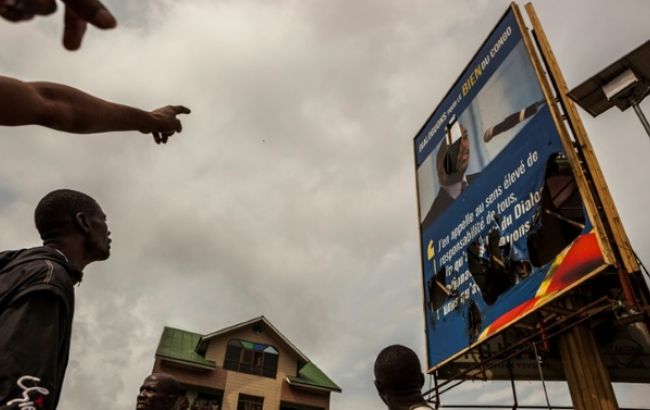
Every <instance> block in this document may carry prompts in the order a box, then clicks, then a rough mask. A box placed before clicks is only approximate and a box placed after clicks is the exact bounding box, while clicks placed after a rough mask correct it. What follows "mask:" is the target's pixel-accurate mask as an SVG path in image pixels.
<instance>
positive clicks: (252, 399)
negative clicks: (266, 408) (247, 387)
mask: <svg viewBox="0 0 650 410" xmlns="http://www.w3.org/2000/svg"><path fill="white" fill-rule="evenodd" d="M263 405H264V397H257V396H249V395H247V394H241V393H240V394H239V401H238V402H237V410H262V407H263Z"/></svg>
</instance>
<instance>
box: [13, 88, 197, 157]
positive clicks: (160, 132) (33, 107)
mask: <svg viewBox="0 0 650 410" xmlns="http://www.w3.org/2000/svg"><path fill="white" fill-rule="evenodd" d="M189 113H190V110H189V108H187V107H184V106H182V105H168V106H165V107H162V108H158V109H156V110H153V111H149V112H148V111H143V110H140V109H138V108H134V107H129V106H127V105H122V104H116V103H112V102H109V101H105V100H102V99H100V98H97V97H94V96H92V95H90V94H86V93H85V92H83V91H80V90H77V89H76V88H72V87H68V86H66V85H62V84H55V83H47V82H29V83H28V82H23V81H19V80H16V79H13V78H8V77H1V76H0V125H5V126H18V125H42V126H44V127H48V128H53V129H56V130H59V131H66V132H72V133H76V134H89V133H98V132H109V131H139V132H141V133H143V134H152V135H153V138H154V141H155V142H156V143H157V144H160V143H162V144H164V143H166V142H167V140H168V139H169V137H171V136H172V135H174V133H176V132H181V130H182V129H183V127H182V125H181V121H180V120H179V119H178V118H177V116H178V115H179V114H189Z"/></svg>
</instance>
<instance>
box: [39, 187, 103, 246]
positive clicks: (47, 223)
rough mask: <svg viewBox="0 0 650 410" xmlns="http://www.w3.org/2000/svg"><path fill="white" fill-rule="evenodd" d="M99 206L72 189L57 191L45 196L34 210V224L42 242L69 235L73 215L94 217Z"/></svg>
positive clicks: (72, 225)
mask: <svg viewBox="0 0 650 410" xmlns="http://www.w3.org/2000/svg"><path fill="white" fill-rule="evenodd" d="M100 209H101V208H100V207H99V204H97V201H95V200H94V199H93V198H91V197H90V196H88V195H86V194H84V193H83V192H79V191H75V190H73V189H57V190H55V191H52V192H50V193H49V194H47V195H45V196H44V197H43V199H41V200H40V201H39V203H38V205H37V206H36V209H35V210H34V222H35V223H36V229H38V233H39V234H40V235H41V239H42V240H43V242H47V241H48V240H52V239H54V238H57V237H59V236H61V235H63V234H66V233H69V232H70V231H71V230H72V229H73V227H74V224H73V222H74V219H75V215H76V214H77V213H78V212H83V213H84V214H86V215H89V216H96V215H97V214H98V213H99V212H100Z"/></svg>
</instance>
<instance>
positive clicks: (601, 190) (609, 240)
mask: <svg viewBox="0 0 650 410" xmlns="http://www.w3.org/2000/svg"><path fill="white" fill-rule="evenodd" d="M525 8H526V11H527V14H528V16H529V19H530V21H531V24H532V26H533V30H532V35H531V32H530V31H529V28H528V27H527V26H526V24H525V23H524V20H523V17H522V14H521V12H520V10H519V7H518V5H517V4H515V3H514V2H512V3H511V4H510V6H509V7H508V9H507V10H506V12H505V13H504V14H503V16H502V17H501V18H500V19H499V21H498V22H497V24H496V25H495V26H494V28H493V29H492V30H491V31H490V33H489V34H488V37H489V36H490V35H491V34H492V33H493V32H494V31H495V30H496V29H497V28H498V27H499V25H500V24H501V22H502V21H503V19H504V17H505V16H506V15H507V14H508V13H509V12H512V13H513V14H514V16H515V21H516V23H517V26H518V28H519V30H520V32H521V37H522V41H523V43H524V45H525V47H526V50H527V53H528V55H529V58H530V60H531V63H532V65H533V68H534V71H535V75H536V76H537V79H538V82H539V86H540V88H541V90H542V92H543V95H544V99H545V101H546V103H547V105H548V107H549V108H550V113H551V117H552V119H553V123H554V125H555V128H556V130H557V133H558V134H559V138H560V141H561V143H562V146H563V148H564V153H565V155H566V157H567V159H568V161H569V164H570V166H571V169H572V171H573V174H574V176H575V180H576V185H577V187H578V190H579V193H580V196H581V198H582V201H583V207H584V209H585V212H586V213H587V216H588V218H589V220H590V221H591V223H592V225H593V228H594V232H595V234H596V238H597V240H598V244H599V246H600V249H601V252H602V257H603V261H604V263H603V265H602V266H601V267H600V268H597V269H595V270H594V271H592V272H590V273H589V274H587V275H585V276H584V277H582V278H580V279H578V280H576V281H575V282H573V283H572V284H571V285H569V286H568V287H566V288H565V289H562V290H561V291H560V292H558V294H556V295H554V296H553V297H552V298H550V299H549V300H547V301H545V302H544V303H542V304H540V305H539V306H536V307H534V308H533V309H531V310H530V311H528V312H526V313H525V314H524V315H522V316H520V317H517V318H516V319H515V320H513V321H512V322H511V323H508V324H507V325H506V326H504V327H503V328H501V329H500V330H499V331H497V332H496V333H495V334H493V335H491V336H490V337H488V338H486V339H484V340H481V341H478V342H475V343H472V344H470V345H469V346H468V347H466V348H464V349H461V350H460V351H458V352H456V353H455V354H453V355H451V356H450V357H448V358H446V359H445V360H443V361H441V362H439V363H438V364H436V365H435V366H432V367H430V368H428V372H429V373H433V374H434V378H435V380H436V387H435V388H434V389H432V390H430V391H429V392H427V393H428V394H431V395H434V396H435V397H436V398H437V397H438V395H439V394H442V393H444V392H445V391H447V390H449V389H451V388H453V387H455V386H456V385H458V384H460V383H462V382H463V381H464V380H467V379H473V380H476V379H481V377H477V375H480V374H481V373H483V375H484V376H485V371H486V370H487V369H489V366H494V365H495V363H497V364H498V363H503V362H504V361H505V362H508V363H509V361H510V359H511V358H512V357H514V356H516V355H517V354H519V353H520V352H521V351H522V350H527V349H530V346H531V342H530V340H533V339H535V338H538V339H539V340H538V342H540V341H546V340H547V339H548V338H550V337H551V336H549V333H548V327H547V328H546V329H542V336H543V337H541V338H540V334H539V332H537V333H534V334H532V335H531V336H530V337H529V338H526V339H525V340H524V342H522V343H524V344H523V345H522V344H521V343H518V344H516V345H515V346H512V347H511V348H510V349H508V350H507V352H505V354H506V356H505V358H503V357H504V355H503V354H500V355H496V356H494V357H486V358H485V360H484V359H483V358H482V359H481V360H480V361H479V362H477V364H476V366H474V367H473V368H472V369H470V370H468V371H466V372H462V373H459V374H458V375H457V377H458V378H455V379H456V380H455V381H456V382H457V383H456V384H453V385H451V386H447V385H448V384H450V383H451V382H453V381H454V380H453V379H450V380H447V381H446V382H445V383H443V384H438V379H437V374H438V371H439V370H440V369H442V368H443V367H444V366H446V365H447V364H449V363H450V362H453V361H454V360H455V359H458V358H459V357H461V356H462V355H463V354H466V353H468V352H470V351H472V350H474V351H476V350H479V351H480V347H481V345H483V344H484V343H486V342H488V341H489V340H490V339H492V338H494V337H495V336H497V335H499V334H501V333H502V332H504V331H506V330H508V329H509V328H510V327H511V326H512V325H514V324H516V323H519V322H522V321H523V320H524V319H525V318H527V317H529V316H530V315H531V314H533V313H534V312H538V311H544V309H545V308H547V309H551V308H552V306H551V302H555V301H558V300H560V299H561V298H562V297H563V296H564V295H566V294H567V293H568V292H570V291H572V290H573V289H575V288H576V287H577V286H579V285H581V284H583V283H584V282H585V281H587V280H589V279H592V278H593V277H594V276H597V275H600V274H601V273H603V271H608V272H609V273H611V271H612V269H611V268H614V269H615V270H616V271H617V274H618V278H619V281H620V283H621V287H622V290H623V293H624V296H625V298H624V300H625V307H626V308H635V309H636V311H637V312H641V313H640V314H641V316H642V319H641V320H645V322H646V323H647V321H648V320H647V317H648V314H647V310H648V306H647V305H646V304H647V302H648V301H647V300H645V299H647V293H648V292H647V289H646V288H644V290H646V292H645V293H644V292H643V291H641V294H642V295H641V298H640V299H639V298H637V295H635V292H634V290H633V289H632V287H631V284H630V278H631V276H632V275H631V274H632V273H635V272H637V273H638V272H639V265H638V263H637V260H636V257H635V255H634V252H633V251H632V248H631V245H630V243H629V239H628V238H627V235H626V233H625V230H624V228H623V226H622V224H621V222H620V217H619V215H618V212H617V210H616V207H615V205H614V202H613V200H612V198H611V194H610V192H609V189H608V187H607V184H606V183H605V179H604V177H603V174H602V171H601V169H600V167H599V165H598V162H597V160H596V157H595V154H594V152H593V148H592V146H591V144H590V142H589V140H588V138H587V134H586V131H585V129H584V126H583V124H582V121H581V120H580V118H579V116H578V114H577V112H576V109H575V105H574V104H573V102H572V101H570V100H569V99H568V97H567V95H566V94H567V92H568V88H567V86H566V83H565V81H564V78H563V77H562V74H561V72H560V70H559V66H558V65H557V62H556V61H555V57H554V55H553V54H552V51H551V49H550V45H549V44H548V41H547V40H546V37H545V35H544V32H543V30H542V28H541V24H540V23H539V20H538V19H537V15H536V14H535V11H534V9H533V7H532V4H530V3H528V4H526V6H525ZM538 33H539V35H538ZM482 47H483V46H481V48H482ZM481 48H479V50H478V51H477V53H475V54H474V56H473V57H472V58H471V59H470V63H468V65H467V66H466V67H465V68H464V69H463V71H462V72H461V74H460V75H459V77H458V78H457V79H456V81H455V82H454V85H452V87H451V88H450V90H449V91H448V92H447V94H446V95H445V97H443V100H444V99H445V98H447V96H448V95H449V94H450V93H451V91H452V90H453V88H454V86H455V84H456V83H457V82H458V81H459V80H460V79H461V78H462V77H463V75H464V74H465V71H466V70H467V69H468V67H469V66H470V64H471V61H472V60H473V59H474V58H475V56H476V55H478V53H479V52H480V50H481ZM546 70H548V72H547V71H546ZM432 115H433V114H432ZM565 120H566V122H567V124H566V125H565V123H564V121H565ZM427 121H428V120H427ZM426 126H427V122H425V124H424V125H423V126H422V128H421V129H420V130H419V131H418V134H417V135H419V134H420V133H421V132H422V130H423V129H424V128H425V127H426ZM567 126H568V127H569V129H570V130H571V133H570V132H569V129H567ZM572 136H573V139H572V138H571V137H572ZM416 185H417V165H416ZM417 200H418V204H419V203H420V192H419V190H418V191H417ZM421 213H422V210H421V209H420V206H418V227H419V233H420V244H421V245H420V246H422V242H421V241H422V226H421V225H420V221H421ZM421 250H422V248H420V251H421ZM420 269H421V277H422V278H423V286H422V293H421V295H422V299H421V301H422V306H423V310H424V320H425V328H426V324H427V323H426V321H427V310H426V303H425V300H426V290H425V286H424V275H425V272H424V265H423V264H421V265H420ZM643 300H645V303H643ZM594 304H596V305H598V304H600V305H598V307H594ZM614 304H615V301H614V300H613V299H607V298H605V299H603V298H600V299H598V300H597V301H595V302H593V303H589V304H587V305H585V306H583V307H579V308H577V309H576V310H575V312H576V313H575V314H576V315H578V316H579V320H571V318H572V317H573V316H568V317H567V316H565V317H563V318H562V319H558V320H556V321H554V322H552V323H550V327H555V328H556V331H555V332H554V333H553V335H557V334H560V333H562V332H565V331H567V329H570V328H573V327H574V326H575V325H576V324H579V323H581V322H583V321H585V320H588V319H590V318H591V317H592V316H594V315H596V314H598V313H602V312H603V311H606V310H611V309H612V308H613V305H614ZM584 312H588V314H586V315H585V313H584ZM526 341H527V342H526ZM533 345H534V344H533ZM517 346H518V347H517ZM522 346H523V347H522ZM426 349H427V357H429V344H428V341H427V343H426ZM508 352H510V355H507V354H508ZM513 352H514V353H513ZM499 357H501V359H500V360H499ZM495 360H496V361H495ZM540 371H541V368H540ZM472 372H473V374H472V375H470V373H472ZM540 376H542V375H540ZM458 379H461V380H460V381H459V380H458ZM482 379H483V380H485V379H486V377H483V378H482ZM511 379H512V380H514V376H513V377H512V378H511ZM445 386H447V387H446V388H445V390H443V391H440V388H443V387H445ZM513 389H514V384H513ZM513 393H514V394H515V400H516V393H515V392H514V390H513ZM555 407H557V406H554V408H555ZM436 408H437V407H436ZM476 408H480V406H479V407H476ZM517 408H525V407H517ZM531 408H532V407H531ZM557 408H560V407H557ZM568 408H571V407H568Z"/></svg>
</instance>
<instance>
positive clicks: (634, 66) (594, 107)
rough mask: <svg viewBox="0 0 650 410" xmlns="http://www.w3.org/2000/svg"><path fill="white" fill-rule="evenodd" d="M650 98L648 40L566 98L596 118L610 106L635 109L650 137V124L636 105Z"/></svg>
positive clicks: (649, 48) (572, 91)
mask: <svg viewBox="0 0 650 410" xmlns="http://www.w3.org/2000/svg"><path fill="white" fill-rule="evenodd" d="M648 94H650V40H648V41H646V42H645V43H644V44H642V45H641V46H640V47H638V48H636V49H635V50H633V51H631V52H630V53H628V54H626V55H625V56H623V57H622V58H620V59H619V60H618V61H616V62H614V63H612V64H610V65H609V66H608V67H606V68H605V69H603V70H601V71H600V72H599V73H598V74H596V75H594V76H593V77H591V78H590V79H588V80H587V81H585V82H584V83H582V84H580V85H579V86H577V87H576V88H574V89H573V90H571V92H569V94H568V95H569V97H570V98H571V99H572V100H573V101H575V102H576V103H577V104H578V105H579V106H581V107H582V108H583V109H584V110H585V111H587V112H588V113H589V114H591V115H592V116H594V117H596V116H598V115H600V114H601V113H603V112H605V111H607V110H608V109H610V108H611V107H613V106H617V107H618V108H619V109H620V110H621V111H625V110H626V109H628V108H629V107H630V106H631V107H632V108H634V111H635V112H636V115H637V116H638V117H639V120H640V121H641V124H642V125H643V128H645V131H646V132H647V133H648V136H649V137H650V124H648V120H647V118H646V117H645V115H644V114H643V111H641V107H639V103H640V102H641V101H642V100H643V99H644V98H645V97H646V96H647V95H648Z"/></svg>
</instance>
